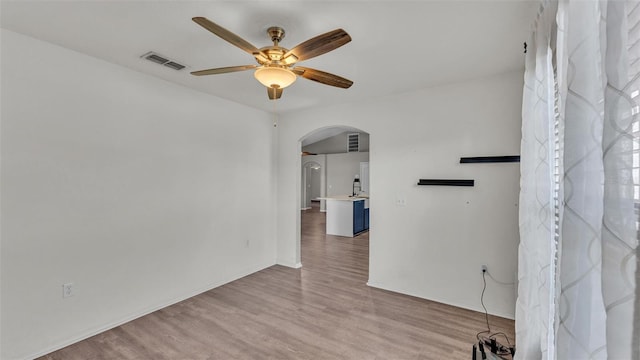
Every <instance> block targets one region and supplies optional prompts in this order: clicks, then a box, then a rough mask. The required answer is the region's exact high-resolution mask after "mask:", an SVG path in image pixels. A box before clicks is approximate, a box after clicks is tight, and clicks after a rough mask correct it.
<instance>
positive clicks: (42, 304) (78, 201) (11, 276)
mask: <svg viewBox="0 0 640 360" xmlns="http://www.w3.org/2000/svg"><path fill="white" fill-rule="evenodd" d="M1 35H2V69H1V70H2V79H1V81H2V82H1V85H2V90H3V91H2V98H1V102H2V109H1V116H2V133H1V146H2V148H1V151H2V174H1V176H2V177H1V192H2V199H1V204H0V205H1V214H2V218H1V221H2V230H1V231H2V232H1V238H2V244H1V249H2V250H1V276H2V278H1V280H2V285H1V291H2V295H1V306H2V308H1V312H2V320H1V328H2V338H1V346H2V353H1V355H0V357H1V358H2V359H7V360H8V359H20V358H30V357H33V356H36V355H38V354H42V353H45V352H48V351H50V350H54V349H56V348H58V347H60V346H63V345H66V344H68V343H70V342H73V341H75V340H78V339H80V338H83V337H86V336H88V335H91V334H94V333H96V332H99V331H101V330H103V329H105V328H108V327H111V326H114V325H117V324H119V323H121V322H124V321H126V320H129V319H132V318H135V317H138V316H140V315H142V314H145V313H147V312H150V311H152V310H154V309H157V308H160V307H164V306H165V305H167V304H170V303H173V302H176V301H178V300H182V299H185V298H187V297H190V296H192V295H194V294H196V293H199V292H202V291H205V290H207V289H210V288H213V287H216V286H218V285H221V284H223V283H225V282H228V281H231V280H234V279H236V278H239V277H241V276H243V275H246V274H249V273H252V272H254V271H257V270H260V269H262V268H265V267H267V266H269V265H272V264H274V263H275V258H276V249H275V240H274V235H275V225H274V223H273V221H274V220H275V217H273V216H271V215H270V214H271V213H273V210H274V209H273V204H274V202H275V200H276V199H275V196H274V195H273V194H274V190H275V189H276V186H275V180H274V172H273V169H274V167H275V159H274V156H273V151H274V147H273V131H274V128H273V127H272V123H271V121H270V119H269V116H268V115H267V114H266V113H263V112H260V111H257V110H252V109H250V108H247V107H244V106H241V105H238V104H235V103H231V102H228V101H224V100H221V99H218V98H215V97H212V96H209V95H206V94H203V93H199V92H196V91H192V90H188V89H186V88H183V87H180V86H178V85H174V84H171V83H168V82H165V81H162V80H159V79H155V78H152V77H149V76H146V75H143V74H140V73H137V72H134V71H131V70H128V69H125V68H122V67H119V66H116V65H112V64H109V63H106V62H103V61H100V60H97V59H95V58H91V57H88V56H84V55H81V54H79V53H76V52H73V51H69V50H67V49H64V48H60V47H57V46H54V45H51V44H47V43H44V42H40V41H37V40H34V39H31V38H28V37H25V36H22V35H18V34H15V33H12V32H9V31H6V30H2V33H1ZM150 66H153V65H150ZM168 71H169V70H168ZM246 139H251V142H247V141H246ZM296 160H297V161H298V163H299V161H300V160H299V152H298V153H297V154H296ZM256 179H259V181H256ZM296 189H298V187H297V186H296ZM296 192H299V191H296ZM295 208H296V209H297V206H295ZM248 222H251V225H250V226H247V224H248ZM247 229H251V230H250V231H249V230H247ZM68 282H72V283H74V286H75V296H73V297H71V298H67V299H63V298H62V287H61V285H62V284H64V283H68Z"/></svg>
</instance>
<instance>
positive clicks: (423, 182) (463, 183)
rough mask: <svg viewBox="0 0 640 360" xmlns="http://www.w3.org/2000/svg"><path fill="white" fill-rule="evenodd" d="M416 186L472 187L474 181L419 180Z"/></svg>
mask: <svg viewBox="0 0 640 360" xmlns="http://www.w3.org/2000/svg"><path fill="white" fill-rule="evenodd" d="M418 185H440V186H473V185H474V180H447V179H420V181H418Z"/></svg>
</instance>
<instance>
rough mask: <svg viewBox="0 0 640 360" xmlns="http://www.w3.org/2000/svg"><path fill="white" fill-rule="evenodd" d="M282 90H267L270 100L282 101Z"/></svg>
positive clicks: (271, 88)
mask: <svg viewBox="0 0 640 360" xmlns="http://www.w3.org/2000/svg"><path fill="white" fill-rule="evenodd" d="M282 90H284V89H281V88H273V87H270V88H267V95H269V100H278V99H280V97H281V96H282Z"/></svg>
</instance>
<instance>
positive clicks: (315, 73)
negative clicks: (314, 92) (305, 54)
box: [291, 66, 353, 89]
mask: <svg viewBox="0 0 640 360" xmlns="http://www.w3.org/2000/svg"><path fill="white" fill-rule="evenodd" d="M291 71H293V72H294V73H295V74H297V75H300V76H302V77H303V78H305V79H309V80H313V81H317V82H319V83H322V84H325V85H330V86H335V87H339V88H343V89H348V88H350V87H351V85H353V81H351V80H349V79H345V78H343V77H340V76H338V75H334V74H330V73H328V72H324V71H320V70H316V69H311V68H307V67H302V66H296V67H295V68H293V69H291Z"/></svg>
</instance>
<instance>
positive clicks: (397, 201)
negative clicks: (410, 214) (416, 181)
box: [396, 198, 407, 206]
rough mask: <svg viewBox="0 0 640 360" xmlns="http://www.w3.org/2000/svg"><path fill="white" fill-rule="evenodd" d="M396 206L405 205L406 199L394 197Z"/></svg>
mask: <svg viewBox="0 0 640 360" xmlns="http://www.w3.org/2000/svg"><path fill="white" fill-rule="evenodd" d="M396 205H397V206H405V205H407V200H406V199H405V198H397V199H396Z"/></svg>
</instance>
